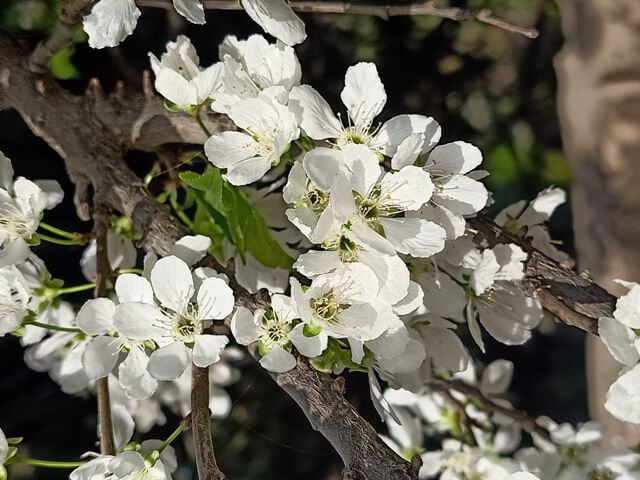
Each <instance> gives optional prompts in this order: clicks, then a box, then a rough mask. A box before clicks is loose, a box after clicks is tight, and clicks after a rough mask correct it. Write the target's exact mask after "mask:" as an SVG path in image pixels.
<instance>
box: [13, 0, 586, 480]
mask: <svg viewBox="0 0 640 480" xmlns="http://www.w3.org/2000/svg"><path fill="white" fill-rule="evenodd" d="M397 3H407V2H397ZM442 3H443V4H445V2H442ZM450 4H451V5H455V6H463V7H468V8H470V9H477V8H492V9H493V11H494V14H495V15H496V16H497V17H500V18H504V19H508V20H511V21H513V22H515V23H519V24H522V25H533V26H535V27H536V28H538V29H539V31H540V37H539V38H538V39H536V40H529V39H526V38H524V37H520V36H517V35H514V34H509V33H506V32H504V31H501V30H498V29H496V28H494V27H491V26H488V25H484V24H480V23H476V22H464V23H456V22H452V21H449V20H441V19H439V18H434V17H397V18H393V19H391V20H389V21H383V20H381V19H378V18H373V17H366V16H353V15H312V14H308V15H302V18H303V19H304V21H305V23H306V25H307V32H308V39H307V41H306V42H305V43H304V44H302V45H301V46H299V47H297V52H298V56H299V58H300V61H301V63H302V71H303V82H305V83H309V84H311V85H313V86H315V87H316V88H317V89H318V90H319V91H320V93H322V94H323V95H324V96H325V97H326V98H327V99H328V100H329V101H330V103H331V104H332V105H334V106H335V108H336V109H338V108H340V106H341V105H340V101H339V93H340V90H341V89H342V85H343V81H344V73H345V71H346V68H347V67H348V66H349V65H351V64H353V63H355V62H358V61H374V62H376V64H377V65H378V69H379V72H380V76H381V78H382V81H383V83H384V84H385V87H386V90H387V95H388V103H387V106H386V108H385V110H384V112H383V114H382V116H381V117H380V120H381V121H383V120H385V119H386V118H389V117H391V116H393V115H395V114H398V113H405V112H409V113H413V112H415V113H424V114H428V115H431V116H433V117H435V118H436V119H437V120H438V121H439V122H440V124H441V125H442V127H443V141H444V142H447V141H453V140H458V139H463V140H466V141H470V142H473V143H475V144H477V145H478V146H479V147H480V148H481V149H482V151H483V153H484V164H483V168H485V169H486V170H488V171H489V172H490V173H491V175H490V176H489V177H488V178H487V179H486V180H485V182H486V184H487V186H488V188H489V189H490V190H491V191H492V192H493V195H494V199H495V202H496V204H495V205H494V206H493V207H492V209H491V210H492V211H494V212H496V211H497V210H499V209H500V208H502V207H504V206H506V205H508V204H509V203H511V202H514V201H516V200H519V199H521V198H524V199H532V198H533V197H535V195H536V194H537V192H538V191H539V190H541V189H542V188H544V187H545V186H547V185H551V184H553V185H557V186H561V187H564V188H567V189H568V187H569V183H570V181H571V171H570V166H569V164H568V162H567V160H566V158H565V156H564V154H563V153H562V146H561V140H560V133H559V127H558V121H557V118H556V104H555V93H556V84H555V76H554V70H553V65H552V60H553V55H554V54H555V53H556V52H557V51H558V50H559V49H560V47H561V44H562V35H561V32H560V25H559V18H558V13H557V11H556V8H555V5H554V4H553V2H551V1H542V0H490V1H469V2H450ZM56 8H57V4H56V2H54V1H50V0H1V1H0V29H2V31H3V33H4V34H7V33H8V34H10V35H12V36H14V37H16V38H21V39H24V40H26V41H30V42H33V43H35V42H36V41H37V40H38V39H40V38H42V37H43V35H45V34H46V32H47V31H49V30H50V29H51V27H52V26H53V22H54V21H55V11H56ZM257 32H259V27H258V26H257V25H255V24H254V23H253V22H251V20H250V19H249V18H248V17H247V16H246V15H245V14H244V13H242V12H222V11H209V12H208V13H207V24H206V25H205V26H195V25H192V24H189V23H188V22H186V21H184V20H183V19H182V18H181V17H179V16H178V15H176V14H175V13H168V12H167V11H165V10H160V9H153V8H144V9H142V16H141V18H140V20H139V23H138V27H137V29H136V31H135V33H134V35H133V36H131V37H129V38H127V39H126V41H125V42H124V43H123V44H122V45H121V46H120V47H118V48H115V49H106V50H99V51H98V50H92V49H90V48H89V47H88V45H87V44H86V41H85V38H84V35H83V34H82V32H78V35H77V36H76V37H77V38H76V40H77V42H76V43H75V44H74V47H73V48H72V49H67V50H65V51H63V52H62V53H61V54H59V55H58V56H57V57H56V58H55V59H54V61H53V63H52V71H53V72H54V73H55V74H56V76H58V78H59V79H60V81H61V83H63V84H64V85H65V86H66V87H67V88H68V89H70V90H72V91H74V92H76V93H77V94H82V92H83V91H84V89H85V88H86V85H87V82H88V79H89V78H91V77H93V76H96V77H98V78H99V79H100V80H101V82H102V84H103V86H104V88H105V90H107V91H109V90H111V89H112V88H113V86H114V84H115V82H116V81H117V80H122V81H123V82H124V84H125V86H126V88H128V89H132V90H136V89H137V90H139V89H140V88H141V79H142V74H141V72H142V71H143V69H146V68H149V64H148V57H147V52H148V51H152V52H154V53H155V54H156V55H159V54H160V53H161V52H162V51H163V50H164V45H165V43H166V42H167V41H169V40H173V39H175V37H176V36H177V35H178V34H179V33H184V34H186V35H188V36H189V37H190V38H191V39H192V41H193V43H194V45H195V46H196V48H197V50H198V53H199V54H200V58H201V64H202V65H208V64H210V63H211V62H213V61H215V60H216V59H217V45H218V44H219V42H220V41H221V40H222V39H223V38H224V36H225V35H227V34H235V35H236V36H238V37H239V38H245V37H246V36H248V35H250V34H252V33H257ZM60 121H64V119H63V118H61V119H60ZM0 127H1V128H0V150H2V151H3V152H4V153H5V154H6V155H7V156H8V157H9V158H11V159H12V160H13V163H14V169H15V170H16V174H18V175H24V176H27V177H29V178H34V179H35V178H56V179H57V180H58V181H60V182H61V184H62V185H63V187H64V188H65V191H66V192H67V197H66V199H65V201H64V203H63V205H61V206H59V207H57V208H56V209H55V210H53V211H51V212H47V213H46V216H45V220H46V221H47V222H48V223H51V224H53V225H56V226H60V227H62V228H67V229H69V230H77V231H88V230H89V229H90V225H89V224H86V223H83V222H80V221H79V220H78V219H77V217H76V215H75V211H74V208H73V205H72V201H71V197H72V195H71V192H72V186H71V184H70V183H69V181H68V179H67V178H66V176H65V172H64V167H63V163H62V161H61V159H60V158H59V157H58V156H57V154H56V153H55V152H54V151H53V150H51V149H50V148H49V147H48V146H47V145H46V144H45V143H44V142H43V141H42V140H40V139H39V138H37V137H35V136H34V135H33V134H32V133H31V132H30V130H29V129H28V128H27V126H26V125H25V124H24V122H23V121H22V120H21V118H20V117H19V116H18V114H17V113H16V112H12V111H6V112H0ZM138 160H140V161H145V160H144V159H142V156H137V155H136V154H135V153H133V154H132V155H131V162H134V163H135V162H136V161H138ZM551 230H552V236H553V237H554V238H556V239H560V240H562V241H563V248H564V249H565V250H567V251H568V252H569V253H572V242H573V240H572V231H571V214H570V209H569V207H568V206H563V207H561V208H560V209H559V210H558V212H557V214H556V215H555V216H554V218H553V221H552V224H551ZM35 251H36V253H37V254H38V255H40V256H41V257H43V258H44V260H45V261H46V263H47V266H48V267H49V269H50V271H51V272H52V274H53V275H54V276H55V277H59V278H64V279H65V280H66V281H67V284H68V285H74V284H77V283H81V282H83V279H82V276H81V274H80V270H79V267H78V260H79V258H80V254H81V251H82V249H81V248H80V247H58V246H48V245H43V246H40V247H37V248H36V249H35ZM84 299H85V297H83V296H82V295H77V296H75V297H74V298H71V299H70V300H72V301H74V302H77V303H78V304H80V303H82V301H83V300H84ZM485 339H486V340H488V339H489V338H488V335H485ZM467 344H470V343H467ZM487 350H488V353H487V355H481V354H479V352H477V351H476V352H474V353H475V358H476V359H477V361H478V362H480V363H482V364H486V363H488V362H490V361H491V360H492V359H495V358H508V359H510V360H512V361H514V362H515V365H516V370H515V378H514V383H513V388H512V391H511V393H510V397H509V398H510V399H511V400H512V401H513V402H514V403H515V404H516V406H518V407H519V408H522V409H526V410H529V411H530V412H531V413H532V414H535V415H537V414H543V413H544V414H548V415H550V416H552V417H553V418H554V419H555V420H556V421H572V422H577V421H583V420H585V419H586V418H587V412H586V387H585V380H584V359H583V357H584V349H583V336H582V334H581V333H580V332H579V331H578V330H575V329H570V328H564V327H562V328H561V327H557V328H556V326H555V325H554V324H553V322H552V321H551V320H547V321H545V322H544V324H543V325H542V326H541V328H540V329H539V331H538V332H536V333H535V335H534V338H533V340H532V341H530V342H529V343H527V344H526V345H524V346H521V347H505V346H503V345H500V344H497V343H495V342H491V341H489V342H488V348H487ZM240 367H241V368H242V370H243V377H242V380H241V381H240V382H239V383H238V384H236V385H234V386H232V387H231V388H229V392H230V394H231V396H232V398H233V400H234V402H235V404H234V408H233V411H232V414H231V416H230V417H229V418H227V419H225V420H222V421H215V422H214V442H215V444H216V453H217V455H218V460H219V463H220V464H221V466H222V468H223V470H224V471H225V472H226V473H227V474H228V475H229V476H230V478H234V479H242V480H258V479H263V480H269V479H283V480H284V479H287V480H288V479H302V478H304V479H313V480H316V479H318V480H323V479H334V478H335V479H338V478H341V476H340V475H339V471H340V468H341V463H340V460H339V458H338V457H337V455H336V454H335V453H334V452H333V450H332V449H331V447H330V446H329V445H328V443H327V442H326V441H325V440H324V439H323V438H322V437H321V436H320V435H318V434H317V433H315V432H313V431H312V429H311V428H310V426H309V424H308V422H307V420H306V418H305V417H304V415H303V414H302V413H301V412H300V411H299V409H298V408H297V406H296V405H295V404H294V403H293V402H292V401H291V400H290V399H289V398H288V397H287V396H286V395H285V394H284V393H283V392H281V391H280V390H279V389H278V388H277V387H276V386H275V385H274V384H273V383H272V382H271V380H270V379H269V378H268V376H267V375H266V374H265V373H264V372H262V371H260V369H259V368H257V367H256V365H255V363H254V362H253V361H252V360H250V359H248V360H246V361H243V362H241V364H240ZM347 396H348V397H349V399H350V400H351V401H352V402H353V403H354V404H355V405H356V407H357V408H358V409H359V410H360V411H361V412H363V414H364V415H365V416H366V417H367V418H368V419H370V420H371V421H372V422H373V423H374V424H375V425H376V426H380V423H379V420H378V419H377V418H376V415H375V413H374V412H373V409H372V407H371V405H370V401H369V399H368V388H367V383H366V378H365V376H364V375H362V374H360V375H358V374H353V375H350V376H349V377H348V382H347ZM94 403H95V402H94V399H93V397H91V396H90V395H86V396H82V395H80V396H73V397H70V396H67V395H64V394H63V393H61V392H60V390H59V388H58V387H57V385H56V384H55V383H53V382H51V381H50V380H49V378H48V376H47V375H46V374H41V373H35V372H32V371H30V370H29V369H28V368H27V367H26V366H25V365H24V363H23V361H22V348H21V347H20V345H19V343H18V341H17V340H16V339H15V338H12V337H5V338H3V339H0V427H1V428H3V430H4V431H5V432H6V433H7V435H9V436H18V435H24V436H25V437H26V439H25V442H24V444H23V445H24V447H25V448H26V449H28V452H29V453H30V454H31V455H32V456H34V457H38V458H52V459H53V458H55V459H61V460H71V459H74V458H77V456H78V455H79V454H80V453H82V452H85V451H87V450H92V449H95V437H96V420H95V404H94ZM177 422H178V419H177V418H175V417H170V421H169V423H168V425H166V426H165V427H160V428H156V429H154V430H153V431H152V432H151V434H150V435H151V436H153V437H156V438H163V437H165V436H166V435H167V434H168V433H169V432H170V431H171V430H173V428H174V427H175V425H176V424H177ZM381 428H383V427H381ZM185 438H187V437H185ZM175 445H176V447H177V448H178V450H179V451H180V452H181V455H182V457H181V458H182V459H184V462H183V464H184V467H183V468H181V470H180V471H179V474H178V475H176V478H180V479H184V480H187V479H190V478H195V477H194V476H193V470H192V468H191V467H192V465H191V464H189V462H188V461H187V460H186V459H187V458H188V455H187V452H186V451H185V446H186V447H187V448H188V445H189V444H188V442H185V443H182V442H180V441H178V442H176V443H175ZM12 475H14V476H12V477H11V478H16V479H18V478H34V479H63V478H66V473H65V472H64V471H57V472H56V471H46V470H41V469H39V470H31V469H26V468H24V467H20V468H15V469H14V470H13V471H12Z"/></svg>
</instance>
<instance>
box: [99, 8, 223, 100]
mask: <svg viewBox="0 0 640 480" xmlns="http://www.w3.org/2000/svg"><path fill="white" fill-rule="evenodd" d="M103 1H104V0H103ZM149 60H150V61H151V68H152V69H153V73H154V74H155V76H156V80H155V87H156V90H158V92H159V93H160V94H161V95H162V96H163V97H164V98H166V99H167V100H169V101H170V102H172V103H173V104H174V105H175V106H176V107H177V108H179V109H183V110H185V109H188V108H189V107H194V106H195V107H198V106H200V105H202V104H203V103H205V102H206V101H207V100H208V99H210V98H212V97H213V96H214V92H215V91H216V90H218V89H219V88H220V87H221V82H222V75H223V70H224V66H223V65H222V64H221V63H215V64H213V65H211V66H210V67H207V68H205V69H201V68H200V66H199V65H200V59H199V58H198V54H197V53H196V49H195V48H194V46H193V45H192V44H191V41H190V40H189V38H188V37H186V36H184V35H179V36H178V39H177V40H176V41H175V42H169V43H167V51H166V52H165V53H163V54H162V57H161V58H160V60H158V58H157V57H156V56H155V55H154V54H153V53H149Z"/></svg>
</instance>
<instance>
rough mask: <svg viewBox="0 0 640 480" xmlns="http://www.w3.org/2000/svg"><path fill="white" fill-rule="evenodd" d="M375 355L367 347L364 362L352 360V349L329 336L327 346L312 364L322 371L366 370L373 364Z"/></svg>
mask: <svg viewBox="0 0 640 480" xmlns="http://www.w3.org/2000/svg"><path fill="white" fill-rule="evenodd" d="M372 361H373V355H372V354H371V351H370V350H368V349H367V348H366V347H365V356H364V358H363V359H362V363H360V364H358V363H355V362H354V361H353V360H351V349H349V348H347V347H345V346H343V345H341V344H340V342H339V341H338V340H336V339H335V338H333V337H329V341H328V343H327V348H326V349H325V350H324V352H322V355H319V356H317V357H315V358H313V359H312V360H310V363H311V366H312V367H313V368H315V369H316V370H319V371H321V372H333V371H334V370H341V369H342V368H348V369H349V371H351V372H366V371H367V370H368V369H369V367H370V366H371V364H372Z"/></svg>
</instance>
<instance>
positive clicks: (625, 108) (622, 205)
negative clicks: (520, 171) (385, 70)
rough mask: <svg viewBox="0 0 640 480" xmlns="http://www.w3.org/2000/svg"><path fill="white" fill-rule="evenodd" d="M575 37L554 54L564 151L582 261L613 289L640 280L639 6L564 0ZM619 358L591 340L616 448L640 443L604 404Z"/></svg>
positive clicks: (598, 403) (597, 412)
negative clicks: (570, 173)
mask: <svg viewBox="0 0 640 480" xmlns="http://www.w3.org/2000/svg"><path fill="white" fill-rule="evenodd" d="M558 4H559V6H560V10H561V15H562V26H563V30H564V33H565V37H566V41H565V46H564V48H563V49H562V51H561V52H560V53H559V54H558V55H557V57H556V58H555V68H556V72H557V76H558V110H559V116H560V122H561V128H562V136H563V141H564V147H565V151H566V152H567V154H568V155H569V157H570V159H571V161H572V164H573V169H574V183H573V189H572V195H571V196H572V207H573V215H574V232H575V242H576V248H577V257H578V265H579V267H580V268H582V269H588V271H589V273H590V274H591V275H592V276H593V278H594V279H595V280H596V281H597V282H598V283H600V284H601V285H603V286H605V287H606V288H609V289H610V290H611V292H612V293H616V294H619V293H621V292H620V287H619V286H617V285H616V284H614V283H613V282H612V280H613V279H615V278H622V279H625V280H631V281H636V282H640V55H638V52H640V3H639V2H638V0H558ZM619 370H620V365H619V364H618V363H616V362H615V361H614V360H613V359H612V358H611V357H610V355H609V354H608V351H607V350H606V348H604V346H603V345H602V343H601V342H600V340H599V339H598V338H596V337H591V336H590V337H589V338H588V339H587V372H588V373H587V375H588V384H589V404H590V410H591V415H592V417H593V418H594V419H597V420H599V421H600V422H602V423H603V424H604V426H605V441H606V443H608V444H609V445H611V446H622V445H633V444H636V443H638V442H639V441H640V429H638V428H636V427H635V426H633V425H630V424H623V423H621V422H618V421H617V420H615V419H614V418H613V417H612V416H611V415H609V414H608V413H607V412H606V411H605V410H604V407H603V403H604V398H605V395H606V392H607V389H608V387H609V385H610V384H611V383H612V382H613V380H614V379H615V378H616V377H617V374H618V372H619Z"/></svg>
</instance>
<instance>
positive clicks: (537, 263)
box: [467, 215, 616, 335]
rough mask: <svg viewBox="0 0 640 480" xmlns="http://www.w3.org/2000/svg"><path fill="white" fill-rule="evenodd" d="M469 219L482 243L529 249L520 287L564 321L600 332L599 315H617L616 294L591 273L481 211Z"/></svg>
mask: <svg viewBox="0 0 640 480" xmlns="http://www.w3.org/2000/svg"><path fill="white" fill-rule="evenodd" d="M467 221H468V223H469V226H470V227H471V228H473V229H474V230H475V231H476V236H475V241H476V243H479V244H480V245H481V246H488V247H493V246H494V245H496V244H498V243H515V244H517V245H519V246H520V247H521V248H522V249H523V250H524V251H525V252H526V253H528V255H529V257H528V259H527V262H526V267H525V277H524V279H523V280H522V281H521V282H520V288H521V289H522V291H523V292H524V293H525V294H526V295H529V296H531V297H534V298H537V299H538V300H540V303H542V306H543V307H544V308H545V309H547V310H548V311H550V312H551V313H553V314H554V315H555V316H556V317H557V318H558V319H559V320H560V321H562V322H563V323H566V324H567V325H571V326H574V327H578V328H580V329H581V330H584V331H586V332H589V333H592V334H594V335H597V334H598V319H599V318H600V317H604V316H609V317H610V316H612V315H613V311H614V309H615V305H616V297H614V296H613V295H611V294H610V293H609V292H607V291H606V290H605V289H604V288H602V287H600V286H599V285H597V284H596V283H595V282H593V281H592V280H591V279H590V278H589V277H588V276H585V275H579V274H577V273H576V272H575V271H573V270H571V269H570V268H568V267H566V266H565V265H562V264H560V263H558V262H556V261H555V260H552V259H551V258H549V257H547V256H546V255H544V254H542V253H541V252H539V251H538V250H536V249H535V248H533V247H532V246H531V244H530V242H529V241H527V240H526V238H523V237H521V236H518V235H514V234H512V233H508V232H505V231H504V230H503V229H502V228H501V227H500V226H498V225H496V224H495V222H493V221H492V220H491V219H490V218H488V217H486V216H483V215H478V216H477V217H475V218H469V219H468V220H467Z"/></svg>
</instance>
